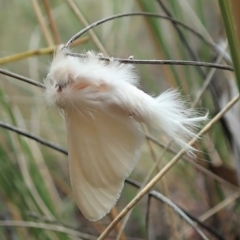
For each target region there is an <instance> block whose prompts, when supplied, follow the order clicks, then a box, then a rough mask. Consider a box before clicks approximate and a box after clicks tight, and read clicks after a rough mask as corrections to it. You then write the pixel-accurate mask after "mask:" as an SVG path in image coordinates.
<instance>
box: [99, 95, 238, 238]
mask: <svg viewBox="0 0 240 240" xmlns="http://www.w3.org/2000/svg"><path fill="white" fill-rule="evenodd" d="M239 98H240V97H239V95H238V96H236V97H235V98H233V99H232V100H231V101H230V102H229V103H228V104H227V105H226V106H225V108H224V109H222V110H221V111H220V112H219V113H218V114H217V115H216V116H215V117H214V118H213V119H212V120H211V121H210V122H209V123H208V124H207V125H206V126H205V127H204V128H203V129H202V130H201V131H200V132H199V133H198V134H197V137H195V138H193V139H192V140H191V141H190V142H189V143H188V144H189V145H190V146H192V145H193V144H194V143H195V142H196V141H197V140H198V138H199V137H201V136H202V135H203V134H205V133H206V132H207V131H208V130H209V129H210V128H211V127H212V126H213V125H214V124H215V123H216V122H217V121H218V120H219V119H220V118H221V117H222V116H223V115H224V114H225V113H226V112H227V111H228V110H229V109H230V108H231V107H232V106H233V105H234V104H235V103H237V102H238V100H239ZM185 152H186V150H184V149H182V150H181V151H180V152H178V154H177V155H176V156H175V157H174V158H173V159H172V160H171V161H170V162H169V163H168V164H167V165H166V166H165V167H164V168H163V169H162V170H161V171H160V172H159V173H158V174H157V175H156V176H155V177H154V178H153V179H152V180H151V181H150V182H149V183H148V184H147V185H146V186H145V187H144V189H142V191H141V192H139V193H138V194H137V195H136V196H135V197H134V198H133V200H132V201H131V202H130V203H129V204H128V205H127V206H126V207H125V208H124V209H123V210H122V211H121V212H120V213H119V215H118V217H116V218H115V219H114V221H112V222H111V223H110V224H109V226H108V227H107V228H106V229H105V231H104V232H103V233H102V234H101V235H100V236H99V238H98V240H101V239H104V238H105V237H106V236H107V235H108V234H109V233H110V232H111V230H112V229H113V228H114V226H115V225H116V224H117V223H118V222H119V221H120V220H121V219H122V218H123V217H124V216H125V215H126V214H127V213H128V211H129V210H130V209H132V208H133V207H134V206H135V205H136V204H137V203H138V201H139V200H140V199H141V198H142V197H143V196H144V195H145V194H146V193H147V192H148V191H149V190H150V189H151V188H152V187H153V186H154V185H155V184H156V183H157V182H158V181H159V180H160V179H161V178H162V177H163V176H164V175H165V174H166V173H167V172H168V171H169V170H170V169H171V168H172V166H174V165H175V164H176V163H177V162H178V160H179V159H180V158H181V157H182V156H183V155H184V154H185Z"/></svg>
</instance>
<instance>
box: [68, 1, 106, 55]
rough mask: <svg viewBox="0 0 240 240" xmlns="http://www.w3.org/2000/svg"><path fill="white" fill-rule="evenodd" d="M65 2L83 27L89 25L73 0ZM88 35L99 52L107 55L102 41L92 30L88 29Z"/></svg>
mask: <svg viewBox="0 0 240 240" xmlns="http://www.w3.org/2000/svg"><path fill="white" fill-rule="evenodd" d="M66 2H67V4H68V5H69V7H70V8H71V10H72V11H73V12H74V14H75V15H76V17H77V18H78V20H79V21H80V22H81V23H82V24H83V26H84V27H87V26H89V24H88V22H87V20H86V19H85V18H84V16H83V14H82V13H81V11H80V10H79V8H78V7H77V5H76V4H75V2H74V1H73V0H66ZM89 36H90V37H91V39H92V41H93V42H94V44H95V45H96V47H97V48H98V50H99V51H100V52H101V53H103V54H104V55H106V56H108V53H107V51H106V49H105V48H104V46H103V45H102V43H101V42H100V40H99V39H98V37H97V35H96V34H95V33H94V31H93V30H90V31H89Z"/></svg>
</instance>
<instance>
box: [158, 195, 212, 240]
mask: <svg viewBox="0 0 240 240" xmlns="http://www.w3.org/2000/svg"><path fill="white" fill-rule="evenodd" d="M155 195H157V196H158V198H160V199H161V200H162V201H163V202H164V203H166V204H168V205H169V206H170V207H172V208H173V210H174V211H175V212H177V213H178V214H179V215H180V216H181V217H182V218H183V219H184V220H185V221H186V222H187V223H188V224H189V225H190V226H192V227H193V229H195V231H196V232H197V233H198V234H199V235H200V236H201V237H202V239H205V240H207V239H208V238H207V237H206V235H205V234H204V233H203V232H202V231H201V229H200V228H198V226H197V225H196V224H195V223H194V222H193V221H192V220H191V219H190V218H189V217H188V216H187V214H185V213H184V212H183V211H182V210H181V209H180V208H179V207H178V206H177V205H176V204H175V203H173V202H172V201H171V200H170V199H168V198H166V197H165V196H163V195H162V194H161V193H160V192H157V193H155Z"/></svg>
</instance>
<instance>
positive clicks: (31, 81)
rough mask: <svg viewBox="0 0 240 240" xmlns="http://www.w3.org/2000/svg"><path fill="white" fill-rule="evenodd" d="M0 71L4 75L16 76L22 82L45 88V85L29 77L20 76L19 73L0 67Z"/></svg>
mask: <svg viewBox="0 0 240 240" xmlns="http://www.w3.org/2000/svg"><path fill="white" fill-rule="evenodd" d="M0 73H1V74H3V75H6V76H9V77H12V78H16V79H18V80H21V81H23V82H26V83H29V84H32V85H34V86H37V87H40V88H42V89H45V86H44V85H43V84H42V83H39V82H36V81H34V80H32V79H30V78H27V77H24V76H21V75H19V74H16V73H12V72H9V71H7V70H4V69H2V68H0Z"/></svg>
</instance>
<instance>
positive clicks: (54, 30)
mask: <svg viewBox="0 0 240 240" xmlns="http://www.w3.org/2000/svg"><path fill="white" fill-rule="evenodd" d="M43 5H44V7H45V9H46V13H47V16H48V22H49V25H50V28H51V30H52V35H53V38H54V41H55V44H57V45H59V44H60V43H61V39H60V36H59V33H58V30H57V26H56V24H55V21H54V19H53V15H52V11H51V6H50V3H49V0H43Z"/></svg>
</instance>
